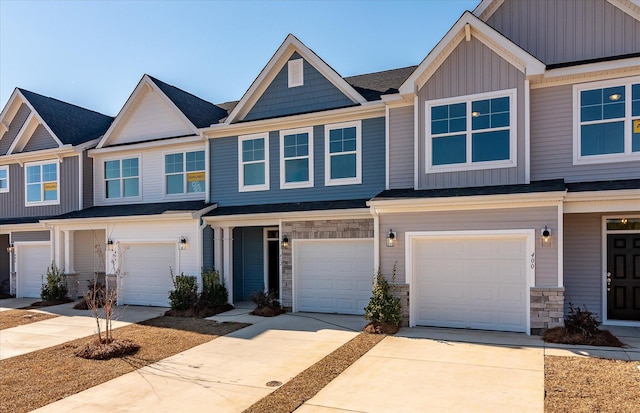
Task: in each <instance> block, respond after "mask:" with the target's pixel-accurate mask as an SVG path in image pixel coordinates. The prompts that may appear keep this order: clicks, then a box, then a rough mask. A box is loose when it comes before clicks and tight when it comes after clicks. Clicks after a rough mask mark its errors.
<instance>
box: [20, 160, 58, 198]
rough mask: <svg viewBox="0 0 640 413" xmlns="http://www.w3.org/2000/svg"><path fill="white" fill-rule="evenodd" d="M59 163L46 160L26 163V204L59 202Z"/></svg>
mask: <svg viewBox="0 0 640 413" xmlns="http://www.w3.org/2000/svg"><path fill="white" fill-rule="evenodd" d="M59 165H60V164H59V163H58V161H44V162H34V163H27V164H25V169H24V170H25V186H26V188H25V189H26V190H25V194H26V203H25V204H26V205H27V206H30V205H47V204H59V203H60V198H59V196H58V193H59V190H58V187H59V183H60V181H59V179H58V178H59V176H60V171H59Z"/></svg>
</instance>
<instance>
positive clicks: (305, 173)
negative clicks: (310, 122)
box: [280, 128, 313, 189]
mask: <svg viewBox="0 0 640 413" xmlns="http://www.w3.org/2000/svg"><path fill="white" fill-rule="evenodd" d="M312 186H313V128H304V129H295V130H288V131H281V132H280V187H281V188H283V189H287V188H308V187H312Z"/></svg>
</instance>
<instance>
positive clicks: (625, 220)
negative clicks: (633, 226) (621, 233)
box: [620, 218, 629, 225]
mask: <svg viewBox="0 0 640 413" xmlns="http://www.w3.org/2000/svg"><path fill="white" fill-rule="evenodd" d="M628 222H629V220H628V219H626V218H622V219H621V220H620V223H621V224H622V225H627V223H628Z"/></svg>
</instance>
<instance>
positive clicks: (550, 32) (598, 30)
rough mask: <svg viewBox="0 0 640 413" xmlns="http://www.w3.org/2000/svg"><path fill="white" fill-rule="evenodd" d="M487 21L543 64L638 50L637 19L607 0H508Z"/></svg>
mask: <svg viewBox="0 0 640 413" xmlns="http://www.w3.org/2000/svg"><path fill="white" fill-rule="evenodd" d="M632 7H633V6H632ZM487 23H488V24H489V25H490V26H492V27H493V28H495V29H496V30H498V31H499V32H500V33H502V34H503V35H504V36H506V37H507V38H508V39H510V40H511V41H513V42H514V43H515V44H517V45H518V46H520V47H521V48H523V49H524V50H526V51H528V52H529V53H531V54H532V55H533V56H535V57H536V58H538V60H540V61H542V62H544V63H545V64H547V65H549V64H554V63H562V62H575V61H581V60H588V59H597V58H600V57H607V56H619V55H624V54H630V53H637V52H638V51H640V22H638V21H637V20H635V19H634V18H633V17H631V16H630V15H628V14H627V13H625V12H624V11H622V10H620V9H619V8H617V7H615V6H614V5H612V4H611V3H609V2H608V1H606V0H589V1H585V0H562V1H549V0H537V1H516V0H507V1H505V2H504V3H503V4H502V5H501V6H500V7H499V8H498V9H497V10H496V11H495V12H494V13H493V15H492V16H491V17H490V18H489V19H487Z"/></svg>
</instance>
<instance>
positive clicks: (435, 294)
mask: <svg viewBox="0 0 640 413" xmlns="http://www.w3.org/2000/svg"><path fill="white" fill-rule="evenodd" d="M526 245H527V243H526V238H525V237H513V236H510V237H480V236H466V237H461V238H444V239H443V238H417V239H414V240H413V242H412V257H413V258H412V259H413V269H414V270H413V285H412V288H413V289H414V291H413V293H412V296H413V300H414V301H415V304H414V305H415V308H414V312H413V314H414V317H415V322H414V324H416V325H424V326H436V327H458V328H477V329H485V330H501V331H521V332H524V331H526V326H527V318H526V314H527V311H528V308H527V304H526V303H527V300H526V298H527V294H528V291H529V290H528V288H527V249H526Z"/></svg>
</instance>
